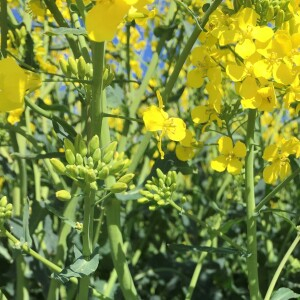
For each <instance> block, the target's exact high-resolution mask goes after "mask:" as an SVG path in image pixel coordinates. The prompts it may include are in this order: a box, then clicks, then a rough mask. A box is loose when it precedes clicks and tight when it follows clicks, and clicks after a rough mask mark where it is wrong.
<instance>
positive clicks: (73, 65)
mask: <svg viewBox="0 0 300 300" xmlns="http://www.w3.org/2000/svg"><path fill="white" fill-rule="evenodd" d="M68 62H69V66H70V69H71V72H72V73H73V74H74V75H75V76H77V75H78V68H77V62H76V60H75V59H74V58H73V57H72V56H70V57H69V59H68Z"/></svg>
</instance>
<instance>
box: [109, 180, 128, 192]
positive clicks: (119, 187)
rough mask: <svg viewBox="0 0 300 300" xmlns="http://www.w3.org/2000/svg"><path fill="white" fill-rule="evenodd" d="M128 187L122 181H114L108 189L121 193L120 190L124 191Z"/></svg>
mask: <svg viewBox="0 0 300 300" xmlns="http://www.w3.org/2000/svg"><path fill="white" fill-rule="evenodd" d="M127 188H128V186H127V184H126V183H124V182H116V183H114V184H113V185H112V186H111V187H110V188H109V190H110V191H111V192H112V193H121V192H124V191H126V190H127Z"/></svg>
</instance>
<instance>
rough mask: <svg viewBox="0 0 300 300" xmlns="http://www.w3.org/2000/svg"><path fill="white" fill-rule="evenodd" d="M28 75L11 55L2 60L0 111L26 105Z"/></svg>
mask: <svg viewBox="0 0 300 300" xmlns="http://www.w3.org/2000/svg"><path fill="white" fill-rule="evenodd" d="M26 81H27V76H26V73H25V71H24V70H23V69H22V68H21V67H19V65H18V64H17V63H16V62H15V60H14V59H13V58H11V57H8V58H5V59H2V60H0V112H8V111H11V110H14V109H18V108H22V107H23V106H24V96H25V91H26Z"/></svg>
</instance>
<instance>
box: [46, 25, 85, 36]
mask: <svg viewBox="0 0 300 300" xmlns="http://www.w3.org/2000/svg"><path fill="white" fill-rule="evenodd" d="M45 34H47V35H49V36H53V35H66V34H75V35H87V32H86V30H85V29H84V28H69V27H59V28H51V29H50V30H48V31H46V32H45Z"/></svg>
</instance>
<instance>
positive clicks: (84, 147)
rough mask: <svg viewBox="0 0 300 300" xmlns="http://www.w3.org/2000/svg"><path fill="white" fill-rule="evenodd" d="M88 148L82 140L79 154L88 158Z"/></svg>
mask: <svg viewBox="0 0 300 300" xmlns="http://www.w3.org/2000/svg"><path fill="white" fill-rule="evenodd" d="M87 152H88V150H87V146H86V143H85V141H84V140H83V139H81V140H80V142H79V153H80V155H81V156H82V157H84V156H86V155H87Z"/></svg>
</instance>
